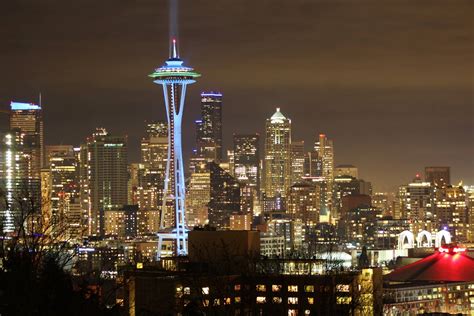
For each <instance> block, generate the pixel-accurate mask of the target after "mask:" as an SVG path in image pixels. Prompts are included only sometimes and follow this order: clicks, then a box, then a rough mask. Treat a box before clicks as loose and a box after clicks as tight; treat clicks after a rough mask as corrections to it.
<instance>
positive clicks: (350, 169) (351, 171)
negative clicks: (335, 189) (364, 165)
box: [334, 165, 359, 179]
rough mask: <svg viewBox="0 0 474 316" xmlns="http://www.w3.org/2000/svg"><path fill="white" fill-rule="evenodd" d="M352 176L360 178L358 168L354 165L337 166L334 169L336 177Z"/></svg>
mask: <svg viewBox="0 0 474 316" xmlns="http://www.w3.org/2000/svg"><path fill="white" fill-rule="evenodd" d="M344 176H350V177H354V178H356V179H357V178H359V172H358V169H357V167H355V166H353V165H337V166H336V168H334V177H344Z"/></svg>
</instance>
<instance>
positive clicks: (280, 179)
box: [264, 108, 291, 198]
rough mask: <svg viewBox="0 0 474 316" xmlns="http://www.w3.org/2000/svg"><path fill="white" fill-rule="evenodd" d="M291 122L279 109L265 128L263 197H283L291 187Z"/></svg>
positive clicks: (268, 120)
mask: <svg viewBox="0 0 474 316" xmlns="http://www.w3.org/2000/svg"><path fill="white" fill-rule="evenodd" d="M290 144H291V120H290V119H288V118H286V117H285V116H284V115H283V114H282V113H281V112H280V108H277V109H276V112H275V113H274V114H273V115H272V117H271V118H269V119H267V122H266V126H265V177H264V179H265V195H266V196H267V198H274V197H277V196H279V195H281V196H282V197H285V196H286V194H287V191H288V188H289V187H290V185H291V145H290Z"/></svg>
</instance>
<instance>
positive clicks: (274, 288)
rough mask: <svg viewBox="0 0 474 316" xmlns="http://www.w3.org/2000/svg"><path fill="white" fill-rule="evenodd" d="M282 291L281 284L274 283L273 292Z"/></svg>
mask: <svg viewBox="0 0 474 316" xmlns="http://www.w3.org/2000/svg"><path fill="white" fill-rule="evenodd" d="M280 291H281V285H277V284H273V285H272V292H280Z"/></svg>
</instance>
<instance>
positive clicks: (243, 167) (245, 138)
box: [233, 134, 260, 192]
mask: <svg viewBox="0 0 474 316" xmlns="http://www.w3.org/2000/svg"><path fill="white" fill-rule="evenodd" d="M259 138H260V136H259V135H258V134H247V135H238V134H234V150H233V169H234V177H235V178H236V179H237V180H239V182H241V183H245V184H246V185H248V186H250V187H252V188H255V190H256V191H257V192H259V191H260V168H259V164H260V149H259V146H260V145H259Z"/></svg>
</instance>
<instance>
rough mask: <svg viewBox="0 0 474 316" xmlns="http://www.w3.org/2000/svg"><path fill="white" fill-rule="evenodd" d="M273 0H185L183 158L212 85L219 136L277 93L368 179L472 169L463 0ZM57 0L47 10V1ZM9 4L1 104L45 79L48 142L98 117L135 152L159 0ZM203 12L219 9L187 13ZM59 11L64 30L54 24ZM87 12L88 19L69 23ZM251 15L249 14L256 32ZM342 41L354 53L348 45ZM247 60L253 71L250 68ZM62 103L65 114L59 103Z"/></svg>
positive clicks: (158, 40)
mask: <svg viewBox="0 0 474 316" xmlns="http://www.w3.org/2000/svg"><path fill="white" fill-rule="evenodd" d="M433 3H435V4H436V3H438V4H440V3H441V2H437V1H433ZM280 4H281V6H277V5H272V6H271V8H272V10H273V11H272V12H271V13H270V12H268V13H265V12H266V9H268V6H269V5H268V4H264V3H260V4H255V5H254V6H253V7H252V10H250V9H249V3H247V2H243V1H237V2H232V3H230V2H229V3H227V2H226V3H224V4H221V5H217V6H212V5H211V4H210V3H207V2H203V3H200V4H199V5H198V4H189V5H186V6H183V8H182V10H181V11H180V17H182V18H181V19H180V27H181V29H180V32H179V35H180V38H182V40H181V42H182V43H183V45H184V49H185V50H186V51H187V52H188V53H187V56H186V62H187V63H190V64H193V65H195V67H196V68H199V69H200V70H201V72H202V73H204V74H205V76H204V78H203V80H202V81H201V82H199V83H198V84H197V85H196V87H192V88H191V89H190V91H189V93H188V96H189V97H190V98H189V102H188V107H187V109H186V111H187V113H186V115H185V121H184V124H183V125H184V126H185V129H184V132H183V133H184V134H185V135H189V136H188V137H187V138H186V139H184V146H185V147H184V148H185V149H184V155H185V157H186V159H188V158H189V157H190V154H191V148H192V146H193V142H194V139H195V138H194V137H193V135H194V132H195V131H194V124H193V123H192V122H193V121H194V120H196V119H198V118H199V94H200V92H201V91H216V90H218V91H220V92H222V93H223V95H224V97H223V135H224V148H226V149H229V148H231V145H232V135H233V134H234V133H236V134H242V133H259V134H260V135H263V131H264V122H265V119H266V118H267V117H269V115H271V113H273V111H274V109H275V107H281V108H282V111H283V112H284V113H285V115H287V116H288V117H289V118H291V119H292V122H293V128H294V131H293V135H294V139H302V140H304V141H305V143H306V144H312V143H314V141H315V139H316V136H317V135H318V134H319V133H325V134H327V135H328V137H330V138H331V139H333V140H334V141H335V149H334V150H335V157H336V161H335V164H336V165H337V164H353V165H356V166H357V167H358V168H359V171H360V173H361V177H362V178H364V179H367V180H369V181H372V183H373V184H374V188H375V189H376V190H377V191H388V190H390V191H394V189H395V188H396V186H398V185H400V184H402V183H407V182H409V181H411V179H412V178H413V176H414V174H415V173H417V172H419V173H422V171H423V168H424V167H425V166H436V165H441V166H442V165H447V166H451V170H452V183H457V182H458V181H459V180H461V179H462V180H464V181H465V183H467V184H472V183H473V182H474V174H473V171H472V170H474V168H473V163H472V160H471V159H469V158H468V157H472V155H473V150H474V149H473V146H471V144H472V143H473V135H474V134H473V126H474V124H473V122H472V86H471V85H470V84H471V83H472V80H470V78H469V75H470V71H469V69H470V67H469V65H470V64H472V56H471V55H470V54H469V51H470V49H471V48H472V45H471V44H470V42H471V40H470V39H472V31H470V30H469V14H468V13H467V12H469V8H470V6H471V4H470V3H469V2H468V1H456V2H454V3H453V4H448V7H449V10H446V9H445V8H444V7H441V6H437V5H432V6H429V7H424V6H423V5H421V4H411V3H408V2H401V3H398V4H394V3H389V2H384V3H379V4H372V5H369V6H367V5H366V6H364V7H363V9H357V7H356V6H355V5H353V4H351V3H349V2H342V5H341V3H339V4H337V3H336V4H329V3H325V2H319V1H317V2H314V3H309V2H306V1H298V2H297V3H295V4H294V5H293V6H289V5H288V4H284V3H280ZM53 5H55V10H54V13H52V12H51V10H48V9H49V8H51V6H53ZM224 5H228V6H229V5H230V6H231V8H232V9H235V10H236V11H235V12H237V13H245V14H248V16H247V17H246V18H245V21H247V22H248V23H243V25H239V27H237V25H235V27H234V25H233V24H232V23H233V22H237V20H236V18H232V17H231V16H229V14H228V13H227V11H225V10H224ZM6 6H7V8H6V10H5V11H4V12H8V13H9V16H8V17H5V18H4V19H2V22H0V25H1V26H2V29H4V30H6V32H5V33H2V37H5V42H6V43H7V45H6V46H7V47H8V48H7V49H5V50H3V51H1V52H0V56H1V57H2V59H1V60H2V61H3V62H2V63H4V65H3V64H2V68H3V69H5V76H6V77H9V78H12V79H14V80H9V81H8V82H6V83H5V84H4V85H3V86H2V87H0V103H1V104H2V106H1V107H2V109H7V107H8V105H9V101H11V100H17V101H25V102H32V101H33V102H34V101H36V96H37V94H38V93H39V92H40V91H41V92H42V93H43V107H44V121H45V144H48V145H50V144H61V143H62V144H73V145H78V144H80V143H81V142H83V141H84V139H85V137H86V136H87V135H89V134H90V133H91V132H92V131H93V130H94V129H95V127H100V126H104V127H105V128H107V129H108V130H110V131H111V132H112V133H113V134H114V135H122V134H127V135H128V136H129V138H128V139H129V141H130V143H129V146H128V147H129V148H130V157H131V159H130V160H131V161H138V160H139V141H140V139H141V136H142V135H143V127H144V120H145V119H146V118H150V117H151V118H153V119H156V120H157V119H163V118H164V111H163V109H162V107H163V106H162V101H161V100H160V96H159V93H158V91H156V90H154V89H153V88H152V86H151V84H150V83H149V82H148V81H147V78H146V76H143V73H146V70H147V69H149V68H150V67H153V66H154V65H155V64H156V60H157V59H161V58H162V57H165V54H166V51H167V49H166V47H165V45H164V42H165V41H164V39H166V38H167V36H168V31H167V24H166V23H159V22H157V21H156V20H155V19H150V17H151V16H156V17H157V19H160V18H161V19H166V20H167V17H166V16H167V13H168V12H167V10H165V9H164V8H163V9H162V10H160V4H158V3H154V2H152V1H150V2H148V1H143V6H141V8H140V10H139V9H136V10H134V9H133V7H131V6H129V5H126V4H117V6H111V5H110V3H109V2H107V1H104V2H102V3H101V4H94V5H92V2H90V3H89V5H86V6H85V7H86V8H85V9H84V8H81V7H77V8H75V9H76V10H71V11H70V7H69V6H65V5H62V4H59V3H58V2H56V1H47V2H45V3H43V4H42V5H41V6H39V5H38V6H36V5H35V4H34V3H32V4H31V5H30V6H24V7H22V6H19V5H18V4H15V3H9V4H7V5H6ZM163 7H165V6H163ZM407 8H409V9H411V10H410V14H408V15H407V14H405V12H406V11H404V10H406V9H407ZM73 9H74V8H73ZM91 9H96V11H94V10H91ZM108 9H110V10H111V12H108V11H106V10H108ZM73 11H74V12H73ZM228 11H229V12H232V10H230V9H229V10H228ZM104 12H107V13H108V14H107V15H106V16H104V17H103V19H99V17H101V18H102V14H104ZM109 13H110V14H109ZM113 13H116V14H113ZM118 13H122V14H118ZM264 13H265V14H264ZM33 14H34V15H33ZM89 15H90V16H89ZM109 15H110V16H109ZM206 16H215V17H216V20H215V21H212V22H205V23H200V24H196V23H195V22H196V17H197V18H201V17H206ZM257 16H258V17H259V19H257ZM301 16H303V18H301ZM58 17H61V23H62V25H63V26H64V29H62V30H55V29H54V21H56V20H57V18H58ZM84 18H91V20H92V23H90V25H82V27H81V28H80V29H79V28H78V27H77V25H78V24H80V23H78V22H79V21H80V19H84ZM296 18H298V19H299V20H301V21H300V22H298V21H296ZM18 20H23V21H28V22H25V23H22V24H18V23H17V21H18ZM49 20H51V21H52V22H49ZM145 20H146V21H147V22H144V23H142V24H140V22H142V21H145ZM148 20H151V21H152V22H149V21H148ZM311 21H314V23H313V24H314V25H312V24H311V23H310V22H311ZM40 22H41V23H40ZM34 23H40V24H41V26H40V27H38V28H37V29H33V30H32V28H31V27H28V26H31V25H32V24H34ZM247 24H248V25H247ZM219 25H223V27H222V28H219V29H218V28H217V26H219ZM251 25H257V27H256V28H255V29H254V31H255V32H253V33H252V32H250V27H251ZM371 26H380V27H379V28H380V30H374V29H373V28H372V27H371ZM13 27H14V30H15V31H14V32H13V31H12V32H11V33H8V31H9V30H13ZM112 27H113V30H112V29H111V28H112ZM270 29H271V30H274V31H273V32H272V33H271V34H269V33H268V32H267V31H268V30H270ZM94 30H95V32H93V31H94ZM407 30H409V31H407ZM369 31H370V32H369ZM196 33H203V34H209V37H208V38H205V37H202V36H200V37H197V36H196ZM151 38H153V39H155V40H153V41H150V39H151ZM197 41H199V43H198V42H197ZM124 43H125V44H127V43H130V45H123V44H124ZM131 43H133V45H131ZM286 43H292V44H293V43H294V45H286ZM361 43H363V45H361ZM119 44H120V45H123V46H120V45H119ZM198 44H199V45H198ZM233 46H235V47H239V50H238V51H233V50H232V49H230V47H233ZM54 47H56V48H57V49H51V48H54ZM86 48H87V49H86ZM346 48H347V49H349V48H350V49H351V51H352V52H353V53H352V55H349V54H345V53H344V49H346ZM111 52H114V54H113V56H111V55H110V56H109V55H108V54H109V53H111ZM254 55H257V56H262V58H261V59H259V58H253V57H252V56H254ZM64 56H66V57H67V58H62V57H64ZM142 56H143V58H142ZM139 57H140V58H139ZM255 60H257V61H255ZM238 64H242V65H244V66H245V67H236V66H235V65H238ZM225 69H228V70H231V71H232V73H233V76H232V77H229V76H226V75H225ZM252 70H256V75H255V76H248V74H249V71H250V72H251V71H252ZM69 73H71V74H72V73H74V76H71V75H69ZM307 73H310V74H311V76H310V77H308V75H307ZM111 74H112V76H111ZM244 76H245V77H244ZM295 76H301V80H300V81H298V82H299V85H298V86H295V84H294V82H295V81H294V80H293V79H291V78H294V77H295ZM112 77H113V78H112ZM244 78H247V79H244ZM106 79H107V80H106ZM10 82H11V83H10ZM14 82H21V83H22V84H17V83H15V84H13V83H14ZM295 89H299V90H298V93H295ZM381 104H384V105H383V106H382V105H381ZM65 108H67V110H68V111H67V113H69V114H70V117H66V116H64V113H65V111H64V110H65ZM250 110H252V111H253V112H252V115H248V111H250ZM131 113H133V115H131ZM242 121H245V122H247V124H245V125H244V124H241V123H239V122H242ZM243 125H244V126H243ZM70 126H72V127H73V129H72V130H71V131H70V132H68V133H65V132H64V131H65V130H66V128H69V127H70ZM439 144H443V147H442V148H443V150H440V147H439ZM374 149H375V150H374ZM306 150H307V151H309V150H310V148H306ZM368 153H370V154H368ZM387 165H389V166H391V168H387V167H386V166H387ZM387 169H389V170H387Z"/></svg>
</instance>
